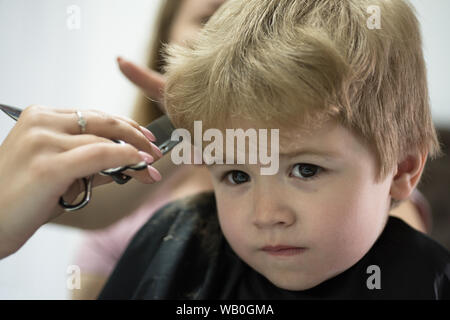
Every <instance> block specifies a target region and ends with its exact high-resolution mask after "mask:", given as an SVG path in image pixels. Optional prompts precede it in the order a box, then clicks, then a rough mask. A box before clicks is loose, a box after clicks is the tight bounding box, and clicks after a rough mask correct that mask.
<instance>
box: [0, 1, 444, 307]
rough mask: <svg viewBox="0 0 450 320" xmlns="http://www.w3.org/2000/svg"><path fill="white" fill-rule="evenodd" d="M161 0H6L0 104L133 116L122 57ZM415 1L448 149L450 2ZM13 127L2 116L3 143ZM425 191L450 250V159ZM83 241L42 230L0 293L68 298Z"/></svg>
mask: <svg viewBox="0 0 450 320" xmlns="http://www.w3.org/2000/svg"><path fill="white" fill-rule="evenodd" d="M161 1H163V0H127V1H125V0H72V1H67V0H34V1H30V0H0V48H1V49H0V103H4V104H9V105H12V106H17V107H20V108H25V107H26V106H28V105H30V104H42V105H47V106H52V107H56V108H79V109H91V108H95V109H98V110H103V111H106V112H109V113H114V114H120V115H125V116H130V113H131V110H132V106H133V103H134V100H135V97H136V94H137V89H136V88H135V87H134V86H133V85H132V84H131V83H129V82H128V81H127V80H126V79H125V77H124V76H122V75H121V73H120V71H119V69H118V67H117V63H116V60H115V59H116V57H117V56H119V55H121V56H123V57H125V58H128V59H130V60H132V61H134V62H137V63H138V64H141V65H145V63H146V61H145V58H146V52H145V50H146V49H147V47H148V44H149V42H150V41H151V36H152V33H151V28H152V26H153V23H154V19H155V17H156V13H157V9H158V8H159V5H160V2H161ZM181 1H183V0H181ZM411 2H412V3H413V4H414V6H415V7H416V9H417V13H418V17H419V19H420V21H421V24H422V32H423V37H424V51H425V58H426V61H427V66H428V79H429V88H430V98H431V105H432V113H433V118H434V120H435V123H436V126H437V127H438V128H439V134H440V136H441V141H442V142H443V143H444V144H445V145H444V152H446V153H448V146H449V145H450V90H448V88H447V86H448V82H449V79H448V78H449V72H450V61H449V58H448V57H450V37H449V36H448V35H447V30H450V21H449V19H448V16H449V14H450V1H448V0H433V1H425V0H412V1H411ZM381 27H382V26H381ZM13 126H14V121H12V120H11V119H10V118H8V117H6V116H4V115H3V114H0V143H1V142H2V141H3V140H4V138H5V137H6V136H7V134H8V132H9V130H11V129H12V127H13ZM419 189H420V190H421V191H422V192H423V194H424V195H425V196H426V197H427V199H428V200H429V201H430V204H431V207H432V210H433V219H434V223H433V231H432V234H431V236H432V237H433V238H435V239H436V240H437V241H439V242H440V243H442V244H443V245H444V246H446V247H447V248H449V249H450V204H449V202H450V160H449V157H448V156H445V157H443V158H441V159H438V160H435V161H433V162H430V163H429V164H428V167H427V169H426V171H425V173H424V176H423V179H422V182H421V184H420V186H419ZM0 196H1V194H0ZM94 196H95V190H94ZM0 210H1V208H0ZM79 241H80V231H79V230H76V229H72V228H68V227H62V226H56V225H46V226H44V227H42V228H41V229H40V230H38V232H36V234H35V235H34V236H33V237H32V238H31V239H30V240H29V241H28V242H27V243H26V244H25V246H24V247H23V248H22V249H21V250H19V251H18V252H17V253H15V254H14V255H12V256H10V257H7V258H5V259H3V260H0V299H68V298H69V297H70V294H69V292H68V290H67V285H66V283H67V280H68V277H69V274H68V273H67V269H68V267H69V266H70V265H71V260H72V258H73V254H74V251H75V249H76V248H77V245H78V244H79Z"/></svg>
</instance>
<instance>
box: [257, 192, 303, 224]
mask: <svg viewBox="0 0 450 320" xmlns="http://www.w3.org/2000/svg"><path fill="white" fill-rule="evenodd" d="M272 191H273V190H272ZM296 219H297V218H296V214H295V211H294V208H292V207H290V205H289V201H288V199H284V198H283V197H280V195H279V194H278V193H277V192H275V193H274V192H272V194H271V195H269V194H267V193H265V194H261V193H259V194H257V195H256V194H255V196H254V199H253V216H252V220H253V224H254V225H255V226H257V227H258V228H269V227H275V226H276V227H289V226H291V225H292V224H294V223H295V221H296Z"/></svg>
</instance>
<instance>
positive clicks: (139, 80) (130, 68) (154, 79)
mask: <svg viewBox="0 0 450 320" xmlns="http://www.w3.org/2000/svg"><path fill="white" fill-rule="evenodd" d="M117 62H118V64H119V68H120V71H122V73H123V74H124V75H125V76H126V77H127V78H128V80H130V81H131V82H133V83H134V84H135V85H137V86H138V87H139V88H141V89H142V90H143V91H144V92H145V94H146V95H147V96H148V97H150V98H151V99H154V100H157V101H163V95H164V85H165V78H164V76H163V75H162V74H160V73H159V72H156V71H153V70H150V69H148V68H143V67H140V66H138V65H136V64H134V63H133V62H131V61H128V60H125V59H123V58H121V57H118V58H117Z"/></svg>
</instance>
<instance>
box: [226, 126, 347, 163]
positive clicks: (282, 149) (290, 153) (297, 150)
mask: <svg viewBox="0 0 450 320" xmlns="http://www.w3.org/2000/svg"><path fill="white" fill-rule="evenodd" d="M226 129H228V130H230V129H231V130H235V132H236V130H239V129H241V130H242V131H241V133H245V132H246V133H247V135H245V143H244V144H241V145H239V144H238V143H233V149H234V150H233V152H230V151H231V150H229V149H228V148H226V141H225V140H226V139H228V138H229V137H227V134H226V131H227V130H226ZM226 129H225V130H221V131H222V132H223V138H224V143H223V145H222V146H223V150H221V151H222V152H223V161H224V163H226V162H228V163H237V162H236V159H237V157H238V155H246V161H247V160H248V159H249V153H251V152H256V153H257V154H258V155H259V154H260V152H261V150H260V148H261V140H265V147H266V150H265V153H266V154H267V155H271V154H272V152H274V151H275V152H277V153H278V156H279V157H280V158H283V157H286V158H290V157H294V156H297V155H300V154H310V155H316V156H321V157H322V158H324V159H330V160H331V159H334V158H342V154H344V153H345V152H344V150H343V149H344V148H346V149H347V148H349V147H350V144H351V143H353V142H354V141H348V140H349V138H350V139H351V136H348V132H345V129H344V128H343V127H342V125H340V124H339V123H338V122H337V121H336V120H333V119H329V120H327V121H324V122H322V123H314V124H306V123H303V124H299V125H298V126H295V127H283V126H280V127H273V126H272V127H266V126H264V125H262V124H259V123H257V122H254V121H249V120H245V119H238V120H235V121H233V122H232V126H228V127H227V128H226ZM249 129H250V130H252V131H253V132H254V133H255V134H256V138H255V139H250V138H249V136H250V135H249V134H248V132H249V131H250V130H249ZM261 130H262V131H261ZM274 130H277V131H278V132H277V133H275V131H274ZM264 131H265V132H264ZM261 133H263V134H262V135H261ZM274 136H275V137H276V139H273V137H274ZM231 140H233V141H234V142H237V139H231ZM242 140H244V139H242ZM242 140H241V141H242ZM274 143H276V144H277V146H275V145H274ZM252 144H253V147H254V148H253V149H251V147H252ZM347 150H348V149H347ZM263 152H264V150H263Z"/></svg>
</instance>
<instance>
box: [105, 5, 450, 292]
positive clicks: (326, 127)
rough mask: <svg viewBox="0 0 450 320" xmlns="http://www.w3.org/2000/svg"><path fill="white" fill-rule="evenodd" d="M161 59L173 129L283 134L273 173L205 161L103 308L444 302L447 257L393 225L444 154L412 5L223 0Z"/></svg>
mask: <svg viewBox="0 0 450 320" xmlns="http://www.w3.org/2000/svg"><path fill="white" fill-rule="evenodd" d="M377 19H380V20H379V21H376V20H377ZM168 58H169V67H168V69H167V85H166V100H165V104H166V108H167V111H168V113H169V115H170V116H171V119H172V120H173V122H174V124H175V125H176V126H177V127H181V128H187V129H188V130H189V131H191V132H192V131H193V123H194V121H195V120H201V121H202V125H203V127H204V128H221V129H222V131H223V132H224V131H225V130H223V129H225V128H243V129H244V130H247V129H251V128H254V129H261V128H279V134H280V141H279V170H278V171H277V172H276V173H275V174H273V175H261V174H260V168H261V163H257V164H247V163H246V164H217V163H216V164H211V165H209V168H210V171H211V175H212V179H213V183H214V194H212V193H204V194H200V195H197V196H195V197H191V198H187V199H184V200H182V201H178V202H174V203H171V204H169V205H167V206H165V207H164V208H162V209H160V211H159V212H158V213H156V214H155V216H154V217H153V218H152V219H150V220H149V221H148V222H147V224H146V225H145V226H144V227H143V228H142V229H141V230H140V231H139V232H138V233H137V234H136V236H135V237H134V239H133V240H132V242H131V243H130V245H129V247H128V249H127V250H126V252H125V254H124V255H123V257H122V259H121V260H120V262H119V263H118V265H117V267H116V269H115V271H114V273H113V274H112V276H111V278H110V280H109V282H108V283H107V284H106V286H105V288H104V290H103V292H102V293H101V295H100V298H103V299H109V298H144V299H167V298H172V299H173V298H176V299H179V298H183V299H206V298H208V299H308V298H313V299H317V298H325V299H333V298H336V299H350V298H357V299H364V298H383V299H405V298H426V299H443V298H447V299H448V298H450V280H449V279H450V255H449V253H448V252H447V251H446V250H445V249H444V248H443V247H441V246H440V245H439V244H437V243H436V242H434V241H433V240H431V239H430V238H428V237H427V236H425V235H424V234H422V233H419V232H417V231H415V230H413V229H412V228H410V227H409V226H408V225H406V224H405V223H404V222H402V221H401V220H399V219H396V218H393V217H389V216H388V212H389V210H390V208H391V207H392V206H394V205H396V204H397V203H398V202H399V201H402V200H404V199H406V198H408V196H409V195H410V194H411V192H412V191H413V189H414V188H415V186H416V185H417V184H418V182H419V180H420V177H421V174H422V171H423V168H424V165H425V162H426V160H427V157H428V156H431V157H432V156H436V155H437V154H438V153H439V144H438V141H437V138H436V134H435V131H434V127H433V124H432V121H431V116H430V109H429V103H428V91H427V81H426V70H425V64H424V59H423V56H422V47H421V37H420V30H419V26H418V22H417V20H416V17H415V15H414V13H413V10H412V8H411V7H410V6H409V5H408V4H407V3H406V2H405V1H403V0H396V1H387V0H370V1H364V0H346V1H342V0H328V1H325V0H324V1H321V0H314V1H312V0H278V1H273V0H230V1H228V2H226V3H225V4H224V5H223V6H222V7H221V8H220V9H219V10H218V11H217V12H216V14H215V15H214V16H213V17H212V18H211V20H210V21H209V22H208V24H207V25H206V27H205V29H204V30H203V31H202V32H201V33H200V35H199V37H198V38H197V39H196V40H195V41H193V42H192V43H189V45H188V48H183V47H180V46H173V47H169V48H168ZM271 147H272V148H273V147H274V146H271ZM226 152H229V150H227V151H226ZM247 152H248V150H247Z"/></svg>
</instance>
